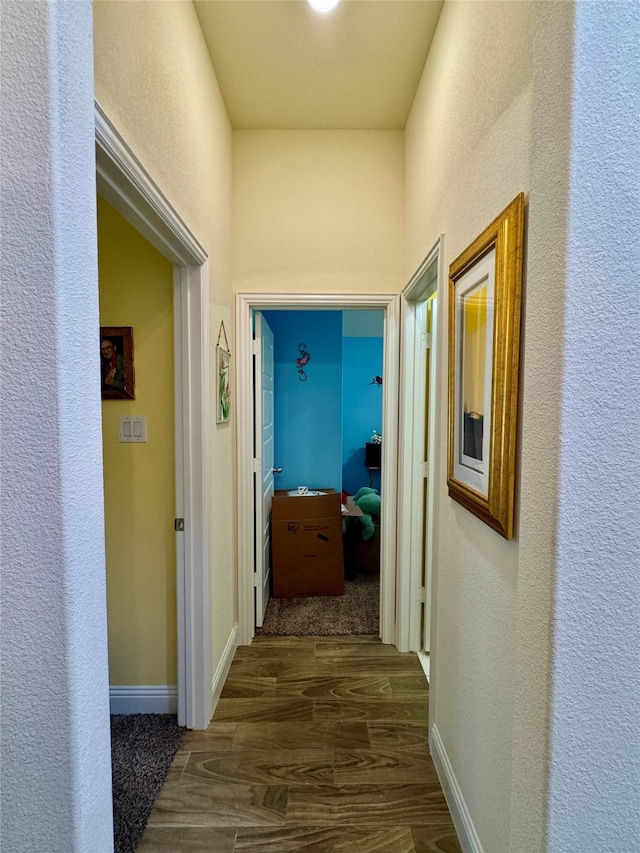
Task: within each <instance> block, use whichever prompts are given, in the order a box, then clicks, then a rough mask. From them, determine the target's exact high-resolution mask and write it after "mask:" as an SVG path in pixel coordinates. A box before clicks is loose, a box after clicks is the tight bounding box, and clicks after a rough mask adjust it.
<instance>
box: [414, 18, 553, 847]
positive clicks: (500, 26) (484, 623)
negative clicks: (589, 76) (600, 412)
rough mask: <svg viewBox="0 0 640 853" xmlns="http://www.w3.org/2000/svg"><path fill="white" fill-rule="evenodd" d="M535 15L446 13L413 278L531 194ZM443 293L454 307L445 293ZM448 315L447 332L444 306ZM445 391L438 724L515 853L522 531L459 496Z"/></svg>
mask: <svg viewBox="0 0 640 853" xmlns="http://www.w3.org/2000/svg"><path fill="white" fill-rule="evenodd" d="M533 7H534V4H530V3H492V2H483V3H475V2H470V3H465V2H455V3H445V5H444V7H443V10H442V14H441V16H440V21H439V24H438V29H437V31H436V35H435V38H434V40H433V44H432V48H431V53H430V55H429V59H428V61H427V64H426V66H425V70H424V73H423V77H422V80H421V83H420V86H419V89H418V93H417V96H416V99H415V102H414V105H413V108H412V111H411V115H410V118H409V122H408V125H407V129H406V153H405V158H406V196H407V197H406V211H407V213H406V230H407V267H406V271H407V273H409V272H410V271H411V270H413V269H415V268H416V266H417V265H418V263H419V262H420V260H421V259H422V258H423V257H424V255H425V254H426V252H427V250H428V249H429V247H430V246H431V245H432V244H433V242H434V241H435V240H436V239H437V237H438V235H439V234H441V233H444V235H445V239H444V261H445V268H446V269H448V267H449V264H450V263H451V262H452V261H453V260H454V259H455V258H456V257H457V255H458V254H460V252H462V251H463V250H464V249H465V248H466V247H467V246H468V245H469V243H471V242H472V240H473V239H474V238H475V237H476V236H477V235H478V234H479V233H480V232H481V231H482V230H483V229H484V228H485V227H486V226H487V225H488V224H489V223H490V222H491V220H492V219H493V218H494V217H495V216H497V214H498V213H500V211H501V210H503V209H504V207H506V205H507V204H508V203H509V202H510V201H511V200H512V199H513V198H514V197H515V196H516V195H517V194H518V193H519V192H521V191H524V192H525V193H527V192H528V190H529V171H530V135H531V111H532V51H533V26H532V23H533V21H532V15H533ZM441 292H442V295H443V296H445V295H446V282H445V284H444V286H443V289H442V291H441ZM440 306H441V312H442V313H441V319H442V321H443V326H442V328H445V329H446V323H447V316H446V314H447V301H446V299H444V298H443V299H441V300H440ZM441 345H442V347H443V349H441V352H440V356H441V360H440V363H441V364H446V363H447V356H446V351H445V350H444V345H445V341H444V340H442V341H441ZM446 393H447V392H446V382H443V383H442V385H441V393H440V403H441V420H440V446H439V458H440V460H441V464H440V471H439V474H438V489H439V492H438V518H439V522H438V531H437V546H436V554H435V562H436V580H435V583H436V588H437V610H436V613H435V624H436V639H435V648H434V664H435V690H434V696H433V705H432V723H434V724H435V726H436V728H437V731H438V734H439V735H440V737H441V739H442V742H443V744H444V748H445V750H446V753H447V755H448V758H449V760H450V762H451V765H452V768H453V772H454V773H455V776H456V779H457V781H458V783H459V785H460V788H461V791H462V795H463V797H464V800H465V802H466V805H467V807H468V808H469V812H470V815H471V819H472V820H473V822H474V825H475V827H476V830H477V832H478V834H479V836H480V839H481V841H482V844H483V847H484V849H485V850H487V851H491V853H503V851H508V850H510V849H511V848H510V833H511V832H512V827H511V825H510V820H511V818H510V801H511V794H512V772H513V768H512V751H513V737H514V734H513V727H514V715H516V714H517V713H518V710H519V709H518V706H517V697H516V696H515V694H514V679H515V676H516V670H515V653H514V647H515V641H516V636H517V625H516V620H517V609H516V606H517V602H518V566H519V552H520V543H519V534H518V525H517V524H516V533H515V538H514V539H513V540H512V541H509V542H507V541H505V540H504V539H502V538H501V537H500V536H499V535H498V534H496V533H495V532H494V531H492V530H491V529H490V528H489V527H488V526H487V525H485V524H483V523H482V522H481V521H479V520H478V519H477V518H476V517H475V516H473V515H471V513H469V512H468V511H467V510H465V509H464V508H463V507H462V506H460V505H459V504H457V503H455V502H454V501H453V500H451V499H450V498H449V497H448V495H447V490H446V465H445V460H446V451H447V446H446V436H447V430H446V416H447V406H446ZM540 806H541V804H540V802H538V803H536V804H534V808H536V807H537V808H539V807H540ZM538 817H539V815H538ZM536 828H537V829H538V830H540V824H539V822H538V824H537V827H536ZM530 840H531V839H530ZM517 849H518V850H519V851H522V850H524V849H527V850H530V849H531V850H534V849H537V847H536V846H535V844H534V846H532V847H526V848H525V847H518V848H517ZM514 851H515V848H514Z"/></svg>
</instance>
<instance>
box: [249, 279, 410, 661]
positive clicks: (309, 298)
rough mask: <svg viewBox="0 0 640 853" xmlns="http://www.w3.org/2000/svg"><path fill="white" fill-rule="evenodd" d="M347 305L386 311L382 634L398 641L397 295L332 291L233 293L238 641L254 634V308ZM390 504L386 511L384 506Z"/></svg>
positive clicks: (388, 640)
mask: <svg viewBox="0 0 640 853" xmlns="http://www.w3.org/2000/svg"><path fill="white" fill-rule="evenodd" d="M349 308H356V309H360V310H364V309H374V310H383V311H384V312H385V323H384V367H383V370H384V384H383V386H382V407H383V415H382V434H383V436H384V441H383V445H382V448H383V451H382V452H383V461H382V483H381V492H382V494H384V502H383V510H382V518H381V522H380V535H381V542H380V637H381V639H382V642H383V643H395V642H396V534H397V530H396V523H397V522H396V512H395V507H396V502H397V477H396V458H397V449H398V448H397V443H398V372H399V349H400V345H399V334H400V328H399V327H400V295H399V294H397V293H394V294H388V293H380V294H366V295H365V294H348V293H340V294H332V293H327V294H323V293H237V294H236V301H235V330H236V348H237V356H236V370H235V399H236V401H237V418H236V446H237V472H238V489H237V507H238V539H237V542H238V643H239V644H241V645H247V644H249V643H250V642H251V640H252V639H253V636H254V633H255V621H254V593H253V535H254V531H253V523H254V522H253V468H252V464H251V462H252V457H253V435H252V424H253V394H252V389H253V373H252V356H251V344H252V338H253V334H252V312H253V311H254V310H278V309H297V310H300V311H308V310H314V309H317V310H323V311H327V310H335V311H344V310H346V309H349ZM385 507H388V508H389V509H388V511H387V510H385Z"/></svg>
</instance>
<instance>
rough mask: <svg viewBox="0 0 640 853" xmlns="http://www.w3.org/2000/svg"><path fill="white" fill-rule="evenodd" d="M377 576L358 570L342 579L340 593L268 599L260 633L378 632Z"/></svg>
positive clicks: (322, 634)
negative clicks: (343, 582)
mask: <svg viewBox="0 0 640 853" xmlns="http://www.w3.org/2000/svg"><path fill="white" fill-rule="evenodd" d="M379 625H380V576H379V575H378V574H367V573H361V574H359V575H357V576H356V577H355V578H354V579H353V580H346V581H345V584H344V595H314V596H308V597H305V598H273V597H271V598H270V599H269V603H268V604H267V612H266V614H265V620H264V625H263V626H262V628H258V630H257V631H256V635H257V636H263V637H340V636H352V635H357V636H365V635H373V636H376V637H377V636H378V634H379V630H380V628H379Z"/></svg>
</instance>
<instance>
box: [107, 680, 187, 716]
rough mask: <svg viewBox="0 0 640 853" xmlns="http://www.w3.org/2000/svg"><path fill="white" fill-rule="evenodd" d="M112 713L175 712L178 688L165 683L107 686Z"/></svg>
mask: <svg viewBox="0 0 640 853" xmlns="http://www.w3.org/2000/svg"><path fill="white" fill-rule="evenodd" d="M109 708H110V711H111V713H112V714H175V713H176V712H177V709H178V688H177V687H170V686H168V685H165V684H132V685H125V686H122V687H121V686H118V685H114V686H110V687H109Z"/></svg>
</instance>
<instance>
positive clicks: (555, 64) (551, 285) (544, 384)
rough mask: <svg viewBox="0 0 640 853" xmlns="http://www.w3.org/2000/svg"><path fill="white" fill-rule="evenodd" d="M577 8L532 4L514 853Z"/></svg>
mask: <svg viewBox="0 0 640 853" xmlns="http://www.w3.org/2000/svg"><path fill="white" fill-rule="evenodd" d="M573 12H574V6H573V4H572V3H538V4H536V6H535V12H534V31H535V37H534V44H533V79H534V86H533V121H532V141H531V191H530V196H529V217H528V233H527V240H528V252H527V255H528V263H527V273H526V288H525V290H526V297H525V300H524V316H525V318H526V322H525V328H524V335H523V347H522V357H523V371H522V385H521V403H522V412H521V420H520V424H521V434H522V459H521V465H520V483H521V487H520V564H519V567H518V593H517V602H516V611H515V615H516V634H515V637H514V649H515V664H514V680H513V692H514V719H513V748H512V775H513V783H512V790H511V830H510V849H511V850H512V851H514V853H515V852H516V851H521V850H526V851H532V853H533V851H540V853H542V851H544V850H546V849H547V841H546V824H547V798H548V774H549V725H550V695H551V694H550V684H551V658H552V648H551V624H552V618H553V607H554V576H555V565H556V536H557V516H558V491H559V488H560V480H559V453H560V449H559V444H558V436H559V434H560V420H561V416H562V406H563V401H562V371H563V352H562V350H563V341H564V311H565V287H564V273H565V258H566V239H567V213H568V174H569V150H570V136H571V87H572V83H571V77H572V46H573V37H572V33H573Z"/></svg>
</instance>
